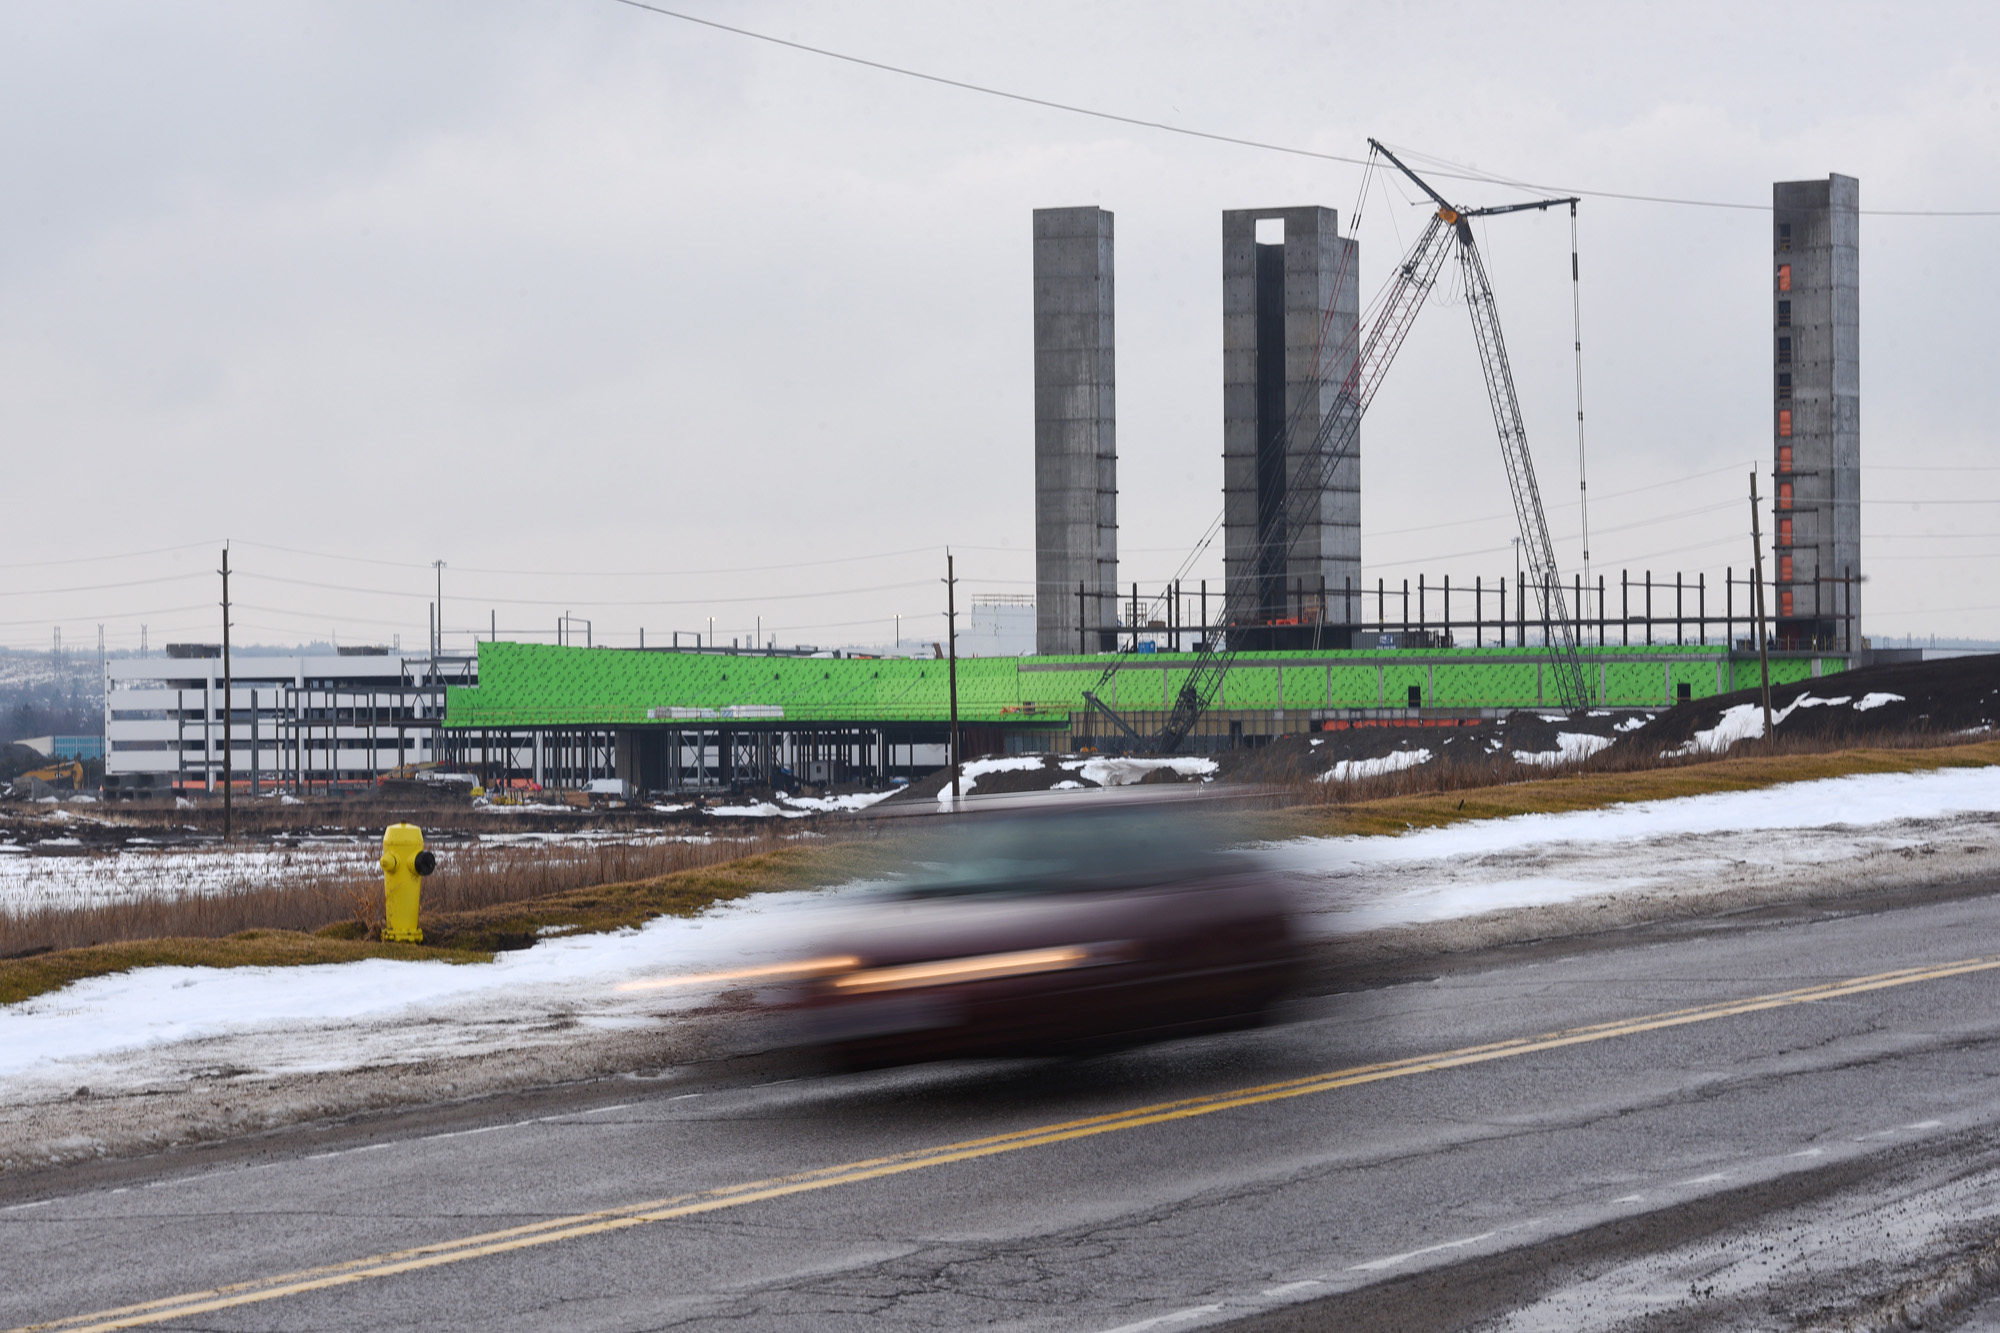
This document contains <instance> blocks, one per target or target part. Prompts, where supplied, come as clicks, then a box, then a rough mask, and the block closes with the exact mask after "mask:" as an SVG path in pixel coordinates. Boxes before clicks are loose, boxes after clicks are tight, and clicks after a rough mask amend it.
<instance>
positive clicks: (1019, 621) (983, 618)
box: [958, 593, 1035, 657]
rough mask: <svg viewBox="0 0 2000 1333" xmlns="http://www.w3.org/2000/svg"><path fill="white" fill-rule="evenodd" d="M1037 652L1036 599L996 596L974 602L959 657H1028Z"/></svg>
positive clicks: (961, 635)
mask: <svg viewBox="0 0 2000 1333" xmlns="http://www.w3.org/2000/svg"><path fill="white" fill-rule="evenodd" d="M1034 651H1035V599H1034V598H1032V597H1019V596H1012V595H1008V594H1004V593H996V594H991V595H984V596H979V597H974V598H973V599H972V608H971V614H970V616H969V617H968V621H967V627H966V629H965V630H963V631H961V632H960V634H959V636H958V655H959V656H960V657H1027V656H1028V655H1030V654H1031V653H1033V652H1034Z"/></svg>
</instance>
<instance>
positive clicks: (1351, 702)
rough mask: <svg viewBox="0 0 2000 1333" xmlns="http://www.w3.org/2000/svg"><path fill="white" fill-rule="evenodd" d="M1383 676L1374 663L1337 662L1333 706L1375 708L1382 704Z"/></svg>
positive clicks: (1331, 705)
mask: <svg viewBox="0 0 2000 1333" xmlns="http://www.w3.org/2000/svg"><path fill="white" fill-rule="evenodd" d="M1380 685H1381V677H1380V675H1378V674H1377V673H1376V670H1375V668H1374V667H1373V666H1372V665H1359V664H1348V665H1342V664H1340V663H1335V664H1334V667H1333V702H1332V703H1331V704H1330V705H1328V706H1329V707H1332V708H1375V707H1378V706H1379V705H1380V704H1381V694H1380V690H1379V687H1380Z"/></svg>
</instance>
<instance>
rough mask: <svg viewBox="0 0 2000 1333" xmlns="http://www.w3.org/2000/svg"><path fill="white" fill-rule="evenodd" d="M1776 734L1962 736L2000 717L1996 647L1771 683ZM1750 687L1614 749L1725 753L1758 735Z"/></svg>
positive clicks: (1849, 741) (1759, 716) (1666, 719)
mask: <svg viewBox="0 0 2000 1333" xmlns="http://www.w3.org/2000/svg"><path fill="white" fill-rule="evenodd" d="M1771 713H1772V717H1773V720H1774V723H1775V725H1774V727H1773V731H1774V732H1775V734H1776V736H1777V737H1778V739H1780V740H1783V739H1806V740H1812V741H1817V742H1823V743H1826V744H1833V745H1866V744H1871V743H1881V742H1885V741H1895V740H1898V739H1904V738H1942V737H1947V736H1965V737H1967V738H1968V739H1970V738H1972V737H1975V736H1979V735H1984V734H1987V733H1990V732H1991V731H1992V730H1993V729H1994V727H1995V726H1996V725H2000V654H1981V655H1979V656H1973V657H1951V658H1946V659H1944V660H1943V661H1938V662H1898V663H1892V664H1886V665H1882V666H1869V667H1862V668H1860V669H1858V670H1855V671H1843V672H1841V673H1839V674H1837V675H1832V676H1822V677H1820V678H1819V679H1818V680H1808V681H1801V682H1799V683H1797V684H1792V685H1774V686H1772V687H1771ZM1763 730H1764V717H1763V705H1762V703H1761V701H1760V696H1759V692H1758V691H1757V690H1755V689H1749V690H1738V691H1737V692H1736V693H1734V694H1722V695H1717V696H1715V697H1714V698H1710V699H1700V700H1696V701H1695V702H1693V703H1688V704H1682V705H1681V706H1680V707H1678V708H1674V709H1670V710H1667V711H1665V712H1662V713H1661V714H1660V715H1659V716H1658V717H1657V718H1655V719H1654V720H1653V721H1652V722H1651V723H1650V724H1648V725H1647V726H1645V727H1643V728H1640V729H1638V730H1635V731H1633V732H1632V733H1631V734H1629V735H1627V736H1624V737H1621V738H1620V740H1619V743H1618V746H1619V750H1620V751H1622V752H1634V753H1636V754H1638V755H1644V756H1646V757H1649V758H1650V757H1657V756H1661V755H1669V756H1671V755H1678V754H1687V755H1701V754H1722V753H1726V752H1727V751H1728V749H1729V747H1730V746H1731V745H1734V744H1736V743H1737V742H1738V741H1743V740H1755V739H1758V738H1760V737H1761V736H1762V735H1763Z"/></svg>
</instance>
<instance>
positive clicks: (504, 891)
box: [0, 828, 798, 958]
mask: <svg viewBox="0 0 2000 1333" xmlns="http://www.w3.org/2000/svg"><path fill="white" fill-rule="evenodd" d="M797 831H798V830H797V829H796V828H788V829H786V830H784V831H783V832H789V833H796V832H797ZM783 845H784V838H783V833H781V831H780V830H778V829H767V830H755V831H752V832H749V833H746V834H744V835H741V836H731V837H718V838H715V839H713V840H711V841H705V842H646V843H615V844H609V845H592V844H589V843H548V844H540V845H502V846H479V845H472V846H463V847H452V846H447V847H444V848H441V849H440V851H439V856H438V869H437V873H435V874H433V875H432V876H431V877H430V878H429V879H427V880H425V881H424V894H423V908H424V916H425V917H426V918H428V917H430V916H432V915H434V914H451V913H463V912H473V911H480V910H483V909H487V908H492V907H496V906H501V905H504V904H508V903H515V902H520V901H523V900H525V899H532V898H544V897H548V896H550V895H552V894H561V893H565V892H569V891H571V890H575V889H581V888H592V887H595V886H598V885H604V884H619V883H631V882H636V881H646V880H655V879H659V878H661V877H662V876H667V875H673V874H675V873H677V872H680V871H685V870H692V869H699V868H704V867H712V866H719V865H724V864H727V863H729V862H732V861H737V860H741V859H742V858H744V857H747V856H756V855H758V854H760V853H764V852H768V851H771V850H772V849H774V848H777V847H780V846H783ZM166 854H168V855H178V856H188V855H212V856H216V857H227V856H231V855H233V853H232V852H230V851H228V850H224V849H220V848H216V849H212V850H209V851H198V852H173V853H166ZM257 864H258V866H259V869H258V871H257V872H255V873H253V874H246V875H245V876H244V877H243V878H242V879H240V880H238V881H237V882H235V883H231V884H228V885H226V886H225V887H224V888H222V889H221V890H220V891H218V892H203V893H194V892H190V893H187V894H181V895H175V896H172V897H153V898H145V899H139V900H136V901H129V902H115V903H105V904H95V905H89V906H83V907H47V908H39V909H32V910H27V911H11V912H10V911H0V958H7V957H11V956H19V955H21V954H23V953H26V952H29V951H52V950H59V949H74V948H81V947H87V946H90V945H96V944H115V943H121V942H125V941H134V940H153V939H164V938H199V939H220V938H223V937H225V936H229V935H235V934H237V933H239V932H241V931H245V930H280V931H301V932H312V931H316V930H320V929H322V928H323V927H326V926H330V925H334V924H337V923H354V924H355V925H356V926H357V927H358V928H359V929H357V930H356V931H355V933H356V934H367V933H369V932H371V931H375V930H379V929H380V927H381V922H382V877H381V875H380V874H379V873H378V872H375V871H373V870H372V869H366V870H357V871H355V872H352V873H346V874H342V873H333V872H329V871H327V870H324V869H313V868H308V869H306V870H305V871H303V872H300V873H289V872H286V871H285V870H284V869H283V868H282V867H281V866H280V867H272V866H271V865H270V864H269V863H268V861H266V860H264V859H263V858H259V859H258V862H257Z"/></svg>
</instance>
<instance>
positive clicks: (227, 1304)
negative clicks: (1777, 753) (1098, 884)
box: [10, 955, 2000, 1333]
mask: <svg viewBox="0 0 2000 1333" xmlns="http://www.w3.org/2000/svg"><path fill="white" fill-rule="evenodd" d="M1996 969H2000V955H1994V956H1988V957H1984V958H1967V959H1961V960H1959V961H1957V962H1952V963H1941V964H1936V965H1933V966H1930V967H1914V968H1904V969H1901V970H1899V971H1895V972H1879V973H1876V974H1874V975H1872V976H1865V977H1850V978H1848V979H1846V980H1844V981H1835V982H1828V983H1825V984H1822V985H1818V986H1803V987H1800V988H1798V989H1797V990H1788V991H1778V992H1776V993H1775V994H1770V995H1755V996H1750V997H1749V998H1746V999H1740V1000H1722V1001H1718V1002H1716V1003H1714V1004H1705V1005H1697V1006H1695V1007H1694V1008H1690V1009H1674V1010H1669V1011H1668V1012H1666V1013H1659V1014H1648V1015H1646V1016H1645V1017H1643V1018H1628V1019H1620V1020H1617V1021H1614V1022H1609V1023H1595V1024H1592V1025H1590V1026H1588V1027H1578V1028H1568V1029H1565V1030H1563V1031H1560V1032H1548V1033H1543V1034H1541V1035H1539V1036H1533V1037H1518V1038H1514V1039H1512V1040H1508V1041H1496V1042H1489V1043H1487V1044H1485V1045H1483V1046H1466V1047H1461V1048H1460V1049H1458V1050H1452V1051H1439V1052H1436V1053H1434V1054H1430V1055H1417V1056H1411V1057H1410V1058H1408V1059H1405V1060H1389V1061H1384V1062H1382V1063H1380V1064H1370V1065H1355V1066H1353V1067H1351V1068H1348V1069H1336V1070H1332V1071H1330V1072H1327V1073H1323V1074H1314V1075H1311V1076H1309V1077H1306V1078H1297V1079H1288V1080H1285V1081H1283V1082H1278V1083H1261V1084H1258V1085H1256V1086H1254V1087H1247V1088H1237V1089H1234V1090H1232V1091H1229V1092H1218V1093H1210V1094H1208V1095H1207V1096H1202V1097H1185V1098H1182V1099H1180V1100H1178V1101H1170V1102H1157V1103H1154V1104H1152V1105H1149V1106H1135V1107H1132V1108H1130V1109H1128V1110H1124V1111H1114V1112H1111V1113H1109V1114H1106V1115H1096V1116H1085V1117H1083V1118H1081V1119H1077V1120H1064V1121H1059V1122H1057V1123H1055V1124H1049V1125H1037V1126H1035V1127H1033V1128H1031V1129H1022V1130H1016V1131H1014V1132H1013V1133H1009V1134H994V1135H990V1136H988V1137H985V1138H977V1139H965V1140H962V1141H960V1142H957V1143H946V1144H940V1145H938V1146H936V1147H930V1148H920V1149H917V1150H915V1151H912V1152H906V1153H896V1154H894V1155H891V1156H887V1157H871V1158H867V1159H865V1160H863V1161H858V1162H846V1163H843V1164H842V1165H839V1166H828V1167H822V1168H820V1169H818V1170H815V1171H802V1172H799V1173H797V1174H795V1175H787V1176H773V1177H770V1178H769V1179H765V1180H753V1181H748V1182H746V1183H743V1184H739V1185H725V1186H723V1187H721V1188H720V1189H712V1190H702V1191H698V1192H696V1193H691V1194H676V1195H672V1196H670V1197H668V1198H664V1199H652V1200H648V1201H647V1202H644V1203H635V1204H628V1205H626V1206H624V1207H622V1208H607V1209H603V1210H601V1211H598V1212H594V1213H576V1214H572V1215H570V1216H567V1217H556V1218H550V1219H549V1220H547V1221H545V1222H531V1223H528V1224H526V1225H523V1226H518V1227H507V1228H505V1229H503V1230H500V1231H486V1232H481V1233H480V1234H478V1235H474V1236H463V1237H460V1238H458V1239H456V1240H447V1241H439V1242H437V1243H435V1244H431V1245H416V1246H412V1247H410V1248H408V1249H403V1250H393V1251H390V1252H388V1253H385V1254H374V1255H369V1256H368V1257H366V1258H362V1259H350V1260H348V1261H346V1262H345V1263H338V1264H327V1265H324V1266H322V1267H319V1268H307V1269H301V1270H299V1271H297V1272H291V1273H281V1274H278V1275H276V1276H273V1277H265V1278H256V1279H253V1280H251V1281H248V1282H237V1283H232V1284H230V1285H228V1286H223V1287H211V1288H209V1289H208V1290H206V1291H193V1292H187V1293H185V1294H183V1295H179V1296H168V1297H163V1298H161V1299H159V1300H153V1301H144V1302H141V1303H140V1304H137V1305H126V1306H120V1307H119V1308H117V1309H113V1310H99V1311H97V1312H95V1313H93V1314H83V1315H72V1316H70V1317H69V1318H67V1319H57V1320H52V1321H50V1322H48V1323H42V1324H30V1325H27V1326H25V1327H23V1328H19V1329H14V1330H10V1333H30V1331H31V1330H32V1331H33V1333H56V1331H57V1330H60V1331H61V1333H99V1331H100V1330H110V1329H121V1328H137V1327H140V1326H142V1325H147V1324H159V1323H164V1322H166V1321H167V1320H170V1319H185V1318H189V1317H191V1316H194V1315H201V1314H210V1313H213V1312H215V1311H217V1310H227V1309H232V1308H235V1307H237V1306H244V1305H254V1304H257V1303H258V1302H260V1301H273V1300H280V1299H282V1298H284V1297H287V1296H300V1295H304V1294H306V1293H308V1292H315V1291H326V1290H329V1289H331V1288H334V1287H344V1286H349V1285H352V1284H354V1283H357V1282H366V1281H369V1280H370V1279H373V1278H386V1277H395V1276H398V1275H400V1274H403V1273H415V1272H420V1271H422V1270H424V1269H427V1268H437V1267H441V1266H443V1265H445V1264H455V1263H463V1262H464V1261H466V1260H468V1259H482V1258H485V1257H487V1256H489V1255H496V1254H506V1253H509V1252H511V1251H514V1250H525V1249H531V1248H533V1247H535V1246H538V1245H552V1244H554V1243H556V1242H558V1241H565V1240H578V1239H581V1238H583V1237H586V1236H599V1235H604V1234H606V1233H609V1232H615V1231H625V1230H628V1229H630V1228H632V1227H642V1226H646V1225H647V1224H649V1223H653V1222H666V1221H671V1220H673V1219H675V1218H681V1217H695V1216H699V1215H700V1214H702V1213H712V1212H718V1211H720V1210H722V1209H725V1208H739V1207H741V1206H743V1205H744V1204H750V1203H761V1202H763V1201H765V1200H767V1199H782V1198H785V1197H787V1196H788V1195H793V1194H808V1193H811V1192H812V1191H814V1190H823V1189H832V1188H834V1187H836V1186H839V1185H854V1184H859V1183H860V1182H862V1181H866V1180H878V1179H880V1178H882V1177H884V1176H894V1175H901V1174H903V1173H904V1172H908V1171H922V1170H925V1169H928V1168H930V1167H936V1166H949V1165H951V1164H952V1163H955V1162H969V1161H973V1160H975V1159H977V1158H981V1157H996V1156H998V1155H1000V1154H1002V1153H1010V1152H1020V1151H1021V1150H1023V1149H1026V1148H1041V1147H1046V1146H1048V1145H1050V1144H1054V1143H1066V1142H1069V1141H1070V1140H1072V1139H1084V1138H1090V1137H1092V1136H1094V1135H1098V1134H1111V1133H1116V1132H1118V1131H1121V1130H1128V1129H1141V1128H1144V1127H1145V1126H1147V1125H1159V1124H1165V1123H1167V1122H1169V1121H1173V1120H1188V1119H1192V1118H1193V1117H1195V1116H1204V1115H1213V1114H1215V1113H1216V1112H1218V1111H1233V1110H1236V1109H1238V1108H1240V1107H1245V1106H1258V1105H1262V1104H1263V1103H1266V1102H1277V1101H1284V1100H1286V1099H1288V1098H1292V1097H1307V1096H1311V1095H1313V1094H1315V1093H1321V1092H1333V1091H1336V1090H1338V1089H1341V1088H1352V1087H1359V1086H1361V1085H1362V1084H1365V1083H1380V1082H1384V1081H1386V1080H1388V1079H1392V1078H1405V1077H1407V1076H1409V1075H1411V1074H1427V1073H1431V1072H1434V1071H1437V1070H1442V1069H1456V1068H1459V1067H1461V1066H1464V1065H1476V1064H1483V1063H1485V1062H1487V1061H1489V1060H1504V1059H1507V1058H1508V1057H1510V1056H1516V1055H1529V1054H1532V1053H1534V1052H1536V1051H1553V1050H1560V1049H1562V1048H1563V1047H1566V1046H1583V1045H1587V1044H1589V1043H1591V1042H1597V1041H1608V1040H1610V1039H1611V1038H1613V1037H1629V1036H1636V1035H1638V1034H1639V1033H1644V1032H1658V1031H1661V1030H1662V1029H1665V1028H1675V1027H1685V1026H1687V1025H1689V1024H1691V1023H1706V1022H1710V1021H1713V1020H1715V1019H1718V1018H1732V1017H1735V1016H1736V1015H1739V1014H1751V1013H1757V1012H1759V1011H1761V1010H1766V1009H1782V1008H1786V1007H1788V1006H1791V1005H1799V1004H1815V1003H1818V1002H1819V1001H1822V1000H1838V999H1844V998H1846V997H1848V996H1854V995H1865V994H1868V993H1869V992H1871V991H1880V990H1889V989H1891V988H1894V987H1897V986H1911V985H1916V984H1917V983H1919V982H1925V981H1942V980H1945V979H1946V978H1949V977H1961V976H1967V975H1969V974H1972V973H1976V972H1991V971H1994V970H1996Z"/></svg>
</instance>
